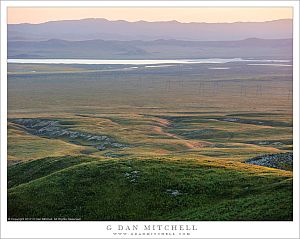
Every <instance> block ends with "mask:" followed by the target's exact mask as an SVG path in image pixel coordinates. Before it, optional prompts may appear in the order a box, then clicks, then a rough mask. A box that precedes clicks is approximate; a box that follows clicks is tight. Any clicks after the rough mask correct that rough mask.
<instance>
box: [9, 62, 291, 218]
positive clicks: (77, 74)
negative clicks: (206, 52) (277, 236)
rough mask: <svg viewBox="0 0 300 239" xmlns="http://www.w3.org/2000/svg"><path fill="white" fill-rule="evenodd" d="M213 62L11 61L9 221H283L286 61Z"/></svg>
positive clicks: (286, 210)
mask: <svg viewBox="0 0 300 239" xmlns="http://www.w3.org/2000/svg"><path fill="white" fill-rule="evenodd" d="M257 64H259V62H257ZM289 64H292V63H289ZM218 66H220V64H218ZM221 66H222V67H219V68H218V67H216V65H215V64H185V65H180V64H178V65H176V64H175V65H171V66H166V67H157V66H156V67H153V66H152V67H149V66H148V67H146V66H136V67H135V68H130V70H128V68H129V66H126V65H122V66H121V65H35V64H9V67H8V71H9V74H8V164H9V167H8V187H9V190H8V217H9V219H10V220H15V219H22V218H28V219H31V220H34V219H40V218H48V219H49V220H51V219H55V218H69V219H80V220H292V216H293V215H292V213H293V212H292V211H293V210H292V209H293V208H292V207H293V201H292V200H293V198H292V194H293V187H292V186H293V182H292V179H293V175H292V174H293V173H292V170H293V168H292V150H293V117H292V116H293V114H292V113H293V112H292V106H293V105H292V101H293V99H292V93H293V92H292V67H291V66H290V65H284V66H280V65H276V66H274V65H248V63H247V62H242V63H239V62H232V63H225V64H221ZM274 155H276V156H274ZM280 155H281V156H280ZM284 155H291V156H290V158H291V159H289V164H287V165H286V164H285V159H281V158H282V157H283V156H284ZM279 156H280V160H279V159H278V160H277V161H278V162H277V163H276V165H279V166H280V168H282V169H286V170H279V169H275V168H269V167H266V165H265V164H262V166H258V165H254V164H255V162H254V163H249V162H252V161H253V160H250V161H249V159H253V158H256V159H259V160H260V161H259V163H261V161H262V162H263V163H265V161H268V160H269V159H274V158H276V157H277V158H278V157H279ZM254 161H255V160H254ZM256 161H257V160H256ZM256 163H257V162H256ZM267 163H269V162H267ZM268 165H271V166H272V165H275V164H274V163H273V164H268ZM276 165H275V166H276Z"/></svg>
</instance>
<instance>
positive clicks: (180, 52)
mask: <svg viewBox="0 0 300 239" xmlns="http://www.w3.org/2000/svg"><path fill="white" fill-rule="evenodd" d="M292 46H293V40H292V39H272V40H270V39H258V38H248V39H245V40H237V41H181V40H164V39H158V40H154V41H142V40H134V41H116V40H113V41H108V40H102V39H101V40H99V39H96V40H85V41H67V40H61V39H49V40H45V41H9V42H8V58H20V59H21V58H22V59H23V58H31V59H32V58H46V59H47V58H70V59H183V58H186V59H187V58H188V59H191V58H235V57H240V58H249V57H256V58H264V59H266V58H284V59H290V58H292V54H293V47H292Z"/></svg>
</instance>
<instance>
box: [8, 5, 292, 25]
mask: <svg viewBox="0 0 300 239" xmlns="http://www.w3.org/2000/svg"><path fill="white" fill-rule="evenodd" d="M84 18H106V19H108V20H127V21H131V22H133V21H140V20H144V21H170V20H176V21H179V22H208V23H217V22H263V21H270V20H277V19H285V18H293V9H292V8H288V7H285V8H282V7H264V8H261V7H247V8H246V7H245V8H233V7H223V8H220V7H219V8H211V7H210V8H209V7H198V8H196V7H193V8H124V7H122V8H121V7H119V8H117V7H115V8H70V7H68V8H37V7H36V8H31V7H26V8H25V7H10V8H8V14H7V21H8V23H9V24H12V23H14V24H16V23H42V22H47V21H56V20H77V19H84Z"/></svg>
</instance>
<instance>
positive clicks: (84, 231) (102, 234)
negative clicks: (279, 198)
mask: <svg viewBox="0 0 300 239" xmlns="http://www.w3.org/2000/svg"><path fill="white" fill-rule="evenodd" d="M7 7H293V8H294V18H293V19H294V38H293V39H294V44H293V47H294V48H293V51H294V56H293V57H294V59H293V63H294V68H293V97H294V98H293V99H294V105H293V117H294V126H293V134H294V136H293V137H294V138H293V139H294V159H295V160H294V185H293V189H294V211H293V213H294V214H293V215H294V220H293V221H291V222H268V221H265V222H158V221H152V222H142V221H141V222H107V221H99V222H70V221H68V222H26V221H22V222H11V221H9V222H8V221H7V187H6V185H7V65H6V64H7V63H6V61H7V25H6V24H7V22H6V17H7V16H6V13H7ZM0 16H1V238H120V237H122V236H120V235H118V236H116V235H115V236H114V235H113V234H112V233H111V231H108V230H107V229H106V227H107V226H108V225H119V224H120V225H141V226H142V225H145V224H147V225H148V224H151V225H157V224H162V225H167V224H168V225H174V224H182V225H196V227H197V231H195V232H194V233H191V235H190V236H188V237H186V238H299V237H300V236H299V2H298V0H294V1H201V2H200V1H1V15H0ZM137 232H141V231H137ZM137 237H140V238H141V237H145V238H184V236H181V237H180V236H153V235H152V236H146V235H145V236H128V235H127V236H126V238H137ZM123 238H125V237H124V236H123Z"/></svg>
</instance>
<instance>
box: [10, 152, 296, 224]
mask: <svg viewBox="0 0 300 239" xmlns="http://www.w3.org/2000/svg"><path fill="white" fill-rule="evenodd" d="M241 165H242V164H241V163H237V164H236V165H235V164H232V163H231V164H226V163H223V162H211V161H210V162H209V161H207V160H196V159H192V158H191V159H188V158H186V159H185V160H182V158H172V157H156V158H152V157H148V158H147V159H138V158H134V157H133V158H128V159H122V160H119V159H118V160H116V159H110V160H107V159H103V158H92V157H59V158H45V159H40V160H35V161H31V162H24V163H19V164H16V165H13V166H11V167H10V168H9V169H8V177H9V179H10V180H9V187H10V188H9V190H8V217H9V218H50V219H51V218H73V219H76V218H77V219H81V220H292V174H291V173H289V172H287V171H281V170H276V169H268V168H263V167H256V166H252V165H245V166H241ZM243 167H245V168H243Z"/></svg>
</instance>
